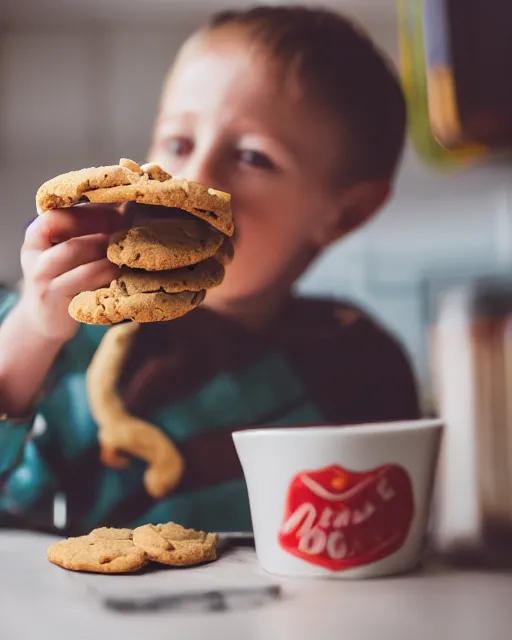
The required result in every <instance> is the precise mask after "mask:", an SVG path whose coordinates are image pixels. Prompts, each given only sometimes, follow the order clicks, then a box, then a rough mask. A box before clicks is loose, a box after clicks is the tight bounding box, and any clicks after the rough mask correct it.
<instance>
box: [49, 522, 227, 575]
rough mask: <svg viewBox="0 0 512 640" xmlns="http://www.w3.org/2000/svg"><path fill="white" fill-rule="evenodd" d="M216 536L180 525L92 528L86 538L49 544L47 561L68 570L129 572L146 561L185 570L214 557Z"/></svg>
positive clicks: (209, 560)
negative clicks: (184, 568)
mask: <svg viewBox="0 0 512 640" xmlns="http://www.w3.org/2000/svg"><path fill="white" fill-rule="evenodd" d="M217 539H218V536H217V535H216V534H215V533H205V532H204V531H196V530H195V529H185V528H184V527H182V526H181V525H179V524H175V523H174V522H168V523H167V524H157V525H153V524H146V525H143V526H141V527H138V528H137V529H134V530H132V529H114V528H111V527H102V528H101V529H94V530H93V531H91V533H89V534H88V535H86V536H79V537H77V538H68V539H67V540H62V541H61V542H56V543H55V544H52V545H51V546H50V547H49V548H48V551H47V554H46V555H47V558H48V560H49V561H50V562H52V563H53V564H56V565H58V566H59V567H62V568H64V569H69V570H70V571H92V572H94V573H130V572H134V571H138V570H139V569H142V567H144V566H146V565H147V564H148V563H149V562H157V563H159V564H165V565H168V566H171V567H186V566H192V565H196V564H201V563H203V562H212V561H213V560H215V559H216V558H217Z"/></svg>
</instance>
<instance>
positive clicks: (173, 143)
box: [165, 138, 193, 157]
mask: <svg viewBox="0 0 512 640" xmlns="http://www.w3.org/2000/svg"><path fill="white" fill-rule="evenodd" d="M192 147H193V144H192V140H190V139H189V138H168V139H167V140H166V141H165V149H166V151H167V153H169V154H171V155H173V156H178V157H180V156H186V155H188V154H189V153H190V152H191V151H192Z"/></svg>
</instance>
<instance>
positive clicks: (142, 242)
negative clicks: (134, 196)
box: [107, 219, 224, 271]
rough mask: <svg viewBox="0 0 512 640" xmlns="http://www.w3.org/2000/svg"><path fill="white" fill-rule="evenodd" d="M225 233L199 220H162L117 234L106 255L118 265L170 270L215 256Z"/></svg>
mask: <svg viewBox="0 0 512 640" xmlns="http://www.w3.org/2000/svg"><path fill="white" fill-rule="evenodd" d="M223 240H224V238H223V236H222V234H220V233H219V232H218V231H215V230H214V229H211V228H209V227H207V226H206V225H204V224H202V223H201V222H198V221H197V220H192V219H191V220H161V221H159V222H156V223H153V224H152V226H151V227H132V228H131V229H127V230H124V231H121V232H118V233H116V234H114V235H113V236H112V238H111V241H110V244H109V246H108V249H107V258H108V259H109V260H110V262H113V263H114V264H116V265H118V266H119V267H130V268H132V269H143V270H145V271H167V270H169V269H179V268H180V267H187V266H189V265H192V264H197V263H198V262H201V261H203V260H206V259H207V258H211V257H212V256H214V255H215V254H216V253H217V251H218V250H219V248H220V247H221V245H222V244H223Z"/></svg>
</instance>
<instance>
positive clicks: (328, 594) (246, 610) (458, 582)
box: [0, 530, 512, 640]
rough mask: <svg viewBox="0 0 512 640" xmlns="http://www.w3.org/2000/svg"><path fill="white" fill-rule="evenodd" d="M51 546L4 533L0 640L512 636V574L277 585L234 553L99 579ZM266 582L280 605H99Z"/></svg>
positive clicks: (430, 571)
mask: <svg viewBox="0 0 512 640" xmlns="http://www.w3.org/2000/svg"><path fill="white" fill-rule="evenodd" d="M54 540H55V538H53V537H51V536H47V535H41V534H35V533H29V532H19V531H10V530H5V531H2V532H0V567H1V569H0V571H1V580H0V638H2V640H31V639H32V638H34V639H37V640H46V639H51V640H61V639H62V640H68V639H70V638H71V637H72V638H73V640H74V639H75V638H76V639H77V640H82V639H84V640H85V639H87V640H91V639H101V638H111V639H112V640H114V639H117V638H122V639H123V640H132V639H133V640H135V639H137V640H140V638H141V637H143V638H144V637H145V638H148V639H149V640H160V639H164V638H165V639H166V640H170V639H173V640H174V639H175V640H194V639H195V638H198V639H199V638H200V639H201V640H216V639H217V638H218V639H219V640H220V639H222V640H231V639H236V640H239V639H240V640H241V639H242V638H243V640H274V638H279V640H288V639H290V640H292V639H293V640H303V639H304V640H305V639H308V640H309V639H314V640H316V639H318V640H320V639H321V640H331V639H332V640H335V639H336V640H341V639H343V640H352V639H356V640H359V639H361V640H367V639H370V638H377V639H378V640H387V639H388V638H389V639H391V638H392V639H393V640H402V639H403V640H423V639H425V640H444V639H447V640H448V639H449V640H458V639H459V638H460V639H461V640H487V639H489V640H491V639H492V640H505V639H506V640H510V638H511V637H512V631H511V628H510V622H509V620H510V608H511V607H512V574H499V573H486V572H483V571H457V570H453V569H449V568H446V567H442V566H434V565H432V566H427V567H425V568H424V569H423V570H422V571H420V572H418V573H415V574H411V575H408V576H402V577H395V578H387V579H380V580H366V581H343V580H314V581H313V580H291V579H277V578H275V577H273V576H269V575H268V574H266V573H264V572H263V571H262V570H261V569H260V567H259V565H258V563H257V560H256V557H255V554H254V550H253V549H252V548H249V547H238V548H232V549H228V550H226V551H225V552H224V553H223V554H222V555H221V557H220V558H219V560H218V561H217V562H215V563H213V564H210V565H204V566H201V567H196V568H191V569H162V570H150V571H147V572H145V573H142V574H137V575H126V576H104V575H95V574H81V573H74V572H69V571H65V570H63V569H60V568H59V567H56V566H54V565H51V564H50V563H49V562H48V561H47V560H46V547H47V546H48V545H49V544H51V543H52V542H54ZM273 585H279V587H280V593H279V595H278V596H277V597H267V598H262V597H259V598H257V599H256V600H255V599H254V597H253V598H250V597H248V596H247V597H243V598H242V597H238V598H237V597H235V596H233V597H232V598H230V599H228V601H227V603H228V606H227V607H222V606H220V607H219V606H217V609H220V610H215V611H212V610H211V605H212V602H211V601H210V600H208V598H207V599H206V600H204V599H203V600H201V599H199V600H197V599H196V600H190V599H189V601H188V605H187V606H185V607H184V606H180V607H177V606H176V607H174V608H166V609H163V610H160V611H139V612H133V611H130V612H120V611H117V610H112V609H111V608H109V607H108V606H106V604H105V603H106V602H107V601H108V600H109V599H110V600H112V599H117V601H119V599H120V600H123V599H126V598H139V599H144V598H147V597H149V596H161V597H164V596H165V597H166V598H168V597H170V596H172V595H174V596H175V599H174V601H173V602H174V604H176V603H177V602H178V603H179V602H181V604H182V605H183V602H182V601H181V600H180V598H182V595H180V594H184V593H185V594H193V593H196V594H197V593H198V592H200V591H203V592H204V591H205V590H206V591H218V590H221V591H222V590H223V589H247V588H250V589H252V590H253V593H254V590H256V592H258V591H259V590H262V593H263V592H268V587H270V588H271V587H272V586H273ZM270 591H273V590H272V588H271V589H270ZM176 596H178V598H177V599H176ZM205 602H206V603H208V602H209V603H210V604H209V606H205ZM201 603H202V604H201ZM217 604H218V603H217ZM214 608H215V607H214ZM208 609H210V610H208ZM141 634H144V635H143V636H141Z"/></svg>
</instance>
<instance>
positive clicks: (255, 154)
mask: <svg viewBox="0 0 512 640" xmlns="http://www.w3.org/2000/svg"><path fill="white" fill-rule="evenodd" d="M237 155H238V159H239V160H240V162H243V163H244V164H248V165H250V166H251V167H255V168H257V169H266V170H267V171H270V170H272V169H275V165H274V163H273V162H272V160H270V159H269V158H268V157H267V156H266V155H265V154H263V153H260V152H259V151H253V150H252V149H242V150H241V151H238V154H237Z"/></svg>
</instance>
